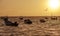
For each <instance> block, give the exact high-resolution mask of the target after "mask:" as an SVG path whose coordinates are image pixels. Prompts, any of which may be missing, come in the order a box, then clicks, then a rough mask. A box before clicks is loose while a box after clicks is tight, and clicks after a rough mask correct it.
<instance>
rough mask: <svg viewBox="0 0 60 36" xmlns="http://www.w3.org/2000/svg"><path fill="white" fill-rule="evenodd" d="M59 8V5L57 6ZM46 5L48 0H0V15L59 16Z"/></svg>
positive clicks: (57, 11) (56, 11)
mask: <svg viewBox="0 0 60 36" xmlns="http://www.w3.org/2000/svg"><path fill="white" fill-rule="evenodd" d="M59 8H60V7H59ZM59 13H60V10H59V9H57V10H53V11H52V9H50V7H48V0H0V16H46V15H47V16H51V15H55V16H60V14H59Z"/></svg>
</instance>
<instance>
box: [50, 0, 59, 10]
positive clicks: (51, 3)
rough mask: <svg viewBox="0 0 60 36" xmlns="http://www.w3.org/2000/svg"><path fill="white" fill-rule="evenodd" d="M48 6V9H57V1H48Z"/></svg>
mask: <svg viewBox="0 0 60 36" xmlns="http://www.w3.org/2000/svg"><path fill="white" fill-rule="evenodd" d="M49 6H50V8H54V9H56V8H58V7H59V0H50V1H49Z"/></svg>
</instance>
